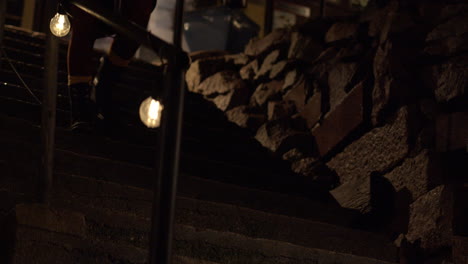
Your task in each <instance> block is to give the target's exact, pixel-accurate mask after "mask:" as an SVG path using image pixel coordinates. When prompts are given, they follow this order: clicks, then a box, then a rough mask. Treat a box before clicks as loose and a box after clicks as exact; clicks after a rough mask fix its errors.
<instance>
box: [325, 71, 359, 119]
mask: <svg viewBox="0 0 468 264" xmlns="http://www.w3.org/2000/svg"><path fill="white" fill-rule="evenodd" d="M357 69H358V64H357V63H338V64H337V65H335V66H334V67H333V68H332V69H331V71H330V73H329V75H328V87H329V88H330V108H331V109H332V110H333V109H334V108H335V107H336V106H337V105H338V104H340V103H341V102H342V101H343V100H344V99H345V98H346V88H347V87H348V86H349V84H350V83H351V81H352V79H353V77H354V75H355V74H356V72H357Z"/></svg>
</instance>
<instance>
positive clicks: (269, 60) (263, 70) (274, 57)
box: [254, 50, 280, 80]
mask: <svg viewBox="0 0 468 264" xmlns="http://www.w3.org/2000/svg"><path fill="white" fill-rule="evenodd" d="M279 56H280V51H279V50H274V51H272V52H271V53H270V54H268V56H266V58H265V59H264V60H263V63H262V66H261V67H260V69H259V70H258V72H257V75H255V78H254V79H255V80H258V79H263V77H266V76H268V75H269V74H270V71H271V69H272V68H273V65H274V64H275V63H276V62H277V61H278V59H279Z"/></svg>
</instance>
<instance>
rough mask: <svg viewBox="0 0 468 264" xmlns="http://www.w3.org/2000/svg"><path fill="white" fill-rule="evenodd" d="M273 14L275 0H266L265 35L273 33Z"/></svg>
mask: <svg viewBox="0 0 468 264" xmlns="http://www.w3.org/2000/svg"><path fill="white" fill-rule="evenodd" d="M273 12H274V3H273V0H266V2H265V27H264V34H265V35H267V34H270V33H271V32H272V31H273Z"/></svg>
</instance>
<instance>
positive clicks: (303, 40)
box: [288, 32, 323, 62]
mask: <svg viewBox="0 0 468 264" xmlns="http://www.w3.org/2000/svg"><path fill="white" fill-rule="evenodd" d="M322 50H323V44H322V43H320V42H319V41H318V40H317V39H315V38H313V37H312V36H307V35H304V34H302V33H300V32H293V33H292V34H291V45H290V46H289V51H288V59H296V60H302V61H308V62H312V61H314V60H315V59H316V58H317V56H319V55H320V53H321V52H322Z"/></svg>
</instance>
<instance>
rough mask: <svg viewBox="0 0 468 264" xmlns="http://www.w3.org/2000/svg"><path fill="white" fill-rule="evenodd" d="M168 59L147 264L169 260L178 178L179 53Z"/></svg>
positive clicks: (178, 17) (180, 6) (178, 35)
mask: <svg viewBox="0 0 468 264" xmlns="http://www.w3.org/2000/svg"><path fill="white" fill-rule="evenodd" d="M183 11H184V1H183V0H177V2H176V8H175V17H174V38H173V40H174V46H175V47H176V49H177V50H179V51H182V50H181V42H182V23H183ZM179 54H180V55H178V56H176V58H172V59H171V61H170V65H169V70H168V75H167V76H165V78H169V82H170V85H169V86H166V87H165V91H164V96H163V99H164V101H163V103H164V105H165V108H166V109H165V111H164V112H163V120H162V121H163V122H162V127H161V130H160V138H159V145H158V147H159V151H158V157H157V162H156V171H157V181H156V184H155V189H154V200H153V216H152V227H151V237H150V256H149V258H150V261H149V263H150V264H169V263H171V258H172V241H173V228H174V224H173V223H174V212H175V200H176V194H177V181H178V176H179V160H180V143H181V136H182V119H183V108H184V93H185V78H184V77H185V72H184V65H183V63H182V57H181V53H179Z"/></svg>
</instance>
